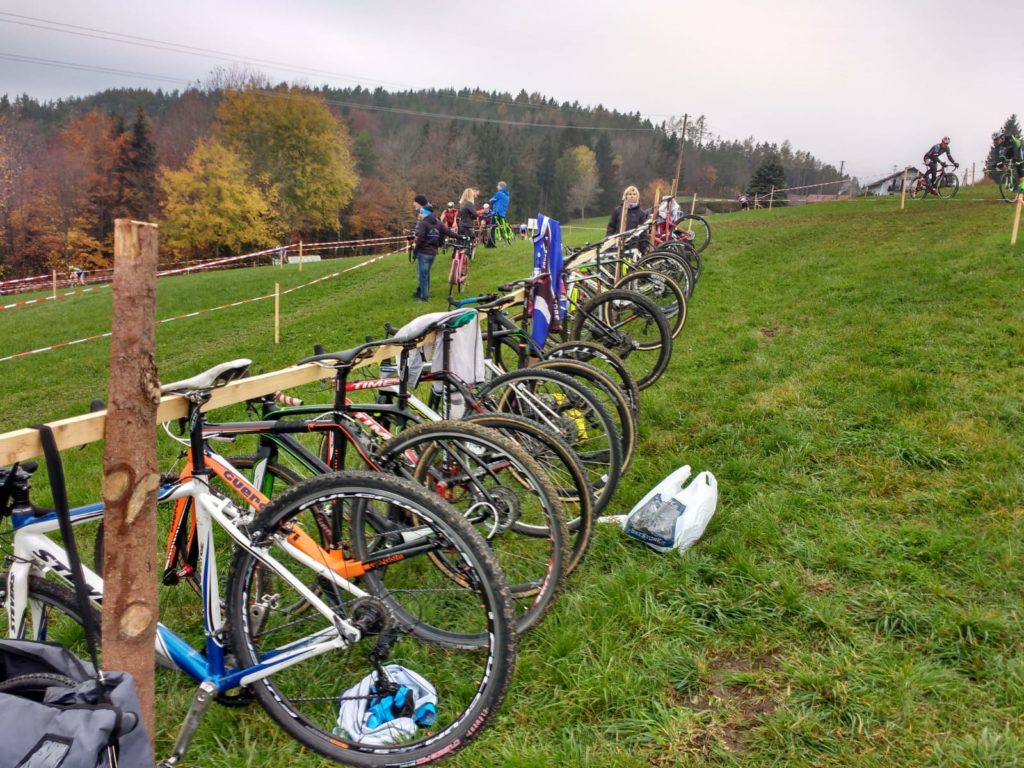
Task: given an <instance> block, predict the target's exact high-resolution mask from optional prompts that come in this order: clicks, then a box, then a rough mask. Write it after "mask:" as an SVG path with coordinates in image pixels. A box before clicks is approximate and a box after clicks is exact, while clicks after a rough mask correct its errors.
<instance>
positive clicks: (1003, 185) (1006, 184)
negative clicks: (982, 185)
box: [999, 170, 1019, 203]
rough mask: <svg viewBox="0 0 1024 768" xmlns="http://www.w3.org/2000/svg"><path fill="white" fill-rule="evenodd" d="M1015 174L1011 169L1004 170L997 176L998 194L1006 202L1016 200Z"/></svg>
mask: <svg viewBox="0 0 1024 768" xmlns="http://www.w3.org/2000/svg"><path fill="white" fill-rule="evenodd" d="M1018 191H1019V190H1018V189H1017V174H1016V173H1014V172H1013V171H1012V170H1006V171H1004V172H1003V174H1002V176H1000V177H999V196H1000V197H1002V198H1003V200H1005V201H1006V202H1008V203H1013V202H1016V200H1017V193H1018Z"/></svg>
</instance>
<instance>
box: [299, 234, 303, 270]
mask: <svg viewBox="0 0 1024 768" xmlns="http://www.w3.org/2000/svg"><path fill="white" fill-rule="evenodd" d="M301 271H302V241H301V240H299V272H301Z"/></svg>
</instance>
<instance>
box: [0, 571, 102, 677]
mask: <svg viewBox="0 0 1024 768" xmlns="http://www.w3.org/2000/svg"><path fill="white" fill-rule="evenodd" d="M7 579H8V573H6V572H0V605H6V604H7V600H8V596H7ZM28 599H29V611H28V614H27V615H26V617H25V618H26V621H28V622H29V623H28V624H26V625H25V626H23V627H20V628H18V629H17V630H16V631H15V632H11V629H10V627H9V626H8V625H7V623H8V622H9V621H10V617H9V614H8V612H7V611H4V612H3V613H4V626H5V630H4V634H3V635H2V636H3V637H17V638H20V639H25V640H38V641H43V642H58V643H60V644H61V645H63V646H64V647H66V648H67V649H68V650H70V651H71V652H72V653H74V654H75V655H76V656H79V657H80V658H86V657H88V655H89V648H88V645H87V643H86V640H85V625H84V623H83V622H82V610H81V608H80V607H79V605H78V597H77V595H75V593H74V591H73V590H72V589H71V588H70V587H66V586H64V585H62V584H57V583H55V582H52V581H49V580H47V579H44V578H42V577H40V576H32V575H30V576H29V580H28ZM33 604H35V605H34V606H33ZM33 607H35V608H36V610H37V613H36V614H35V615H33V610H32V608H33ZM90 609H91V610H92V612H93V621H94V623H95V626H97V627H99V626H101V617H100V611H99V609H98V608H96V607H95V606H90ZM37 619H38V622H37Z"/></svg>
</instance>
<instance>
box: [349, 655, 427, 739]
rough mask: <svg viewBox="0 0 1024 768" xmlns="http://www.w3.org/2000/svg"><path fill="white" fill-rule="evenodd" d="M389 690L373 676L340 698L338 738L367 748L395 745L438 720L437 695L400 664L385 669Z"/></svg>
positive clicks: (425, 683)
mask: <svg viewBox="0 0 1024 768" xmlns="http://www.w3.org/2000/svg"><path fill="white" fill-rule="evenodd" d="M384 674H385V675H386V677H387V680H386V681H385V682H386V686H387V689H386V690H379V689H378V685H379V683H380V681H379V680H378V676H377V673H376V672H371V673H370V674H368V675H367V676H366V677H364V678H363V679H362V680H360V681H359V682H358V683H357V684H356V685H354V686H352V687H351V688H349V689H348V690H347V691H345V692H344V693H343V694H341V702H340V706H339V707H338V724H337V726H336V727H335V729H334V732H335V733H336V734H338V735H339V736H345V737H346V738H349V739H352V740H354V741H359V742H362V743H364V744H380V745H384V744H394V743H396V742H399V741H401V740H402V739H407V738H410V737H412V736H413V735H415V733H416V731H417V730H418V729H419V728H420V727H421V726H422V727H424V728H426V727H428V726H430V725H432V724H433V722H434V719H435V718H436V717H437V691H436V690H435V689H434V686H433V685H431V684H430V682H429V681H428V680H427V679H426V678H424V677H423V676H422V675H420V674H418V673H416V672H413V671H412V670H411V669H406V668H405V667H403V666H401V665H399V664H388V665H387V666H385V667H384Z"/></svg>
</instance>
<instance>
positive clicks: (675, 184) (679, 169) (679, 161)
mask: <svg viewBox="0 0 1024 768" xmlns="http://www.w3.org/2000/svg"><path fill="white" fill-rule="evenodd" d="M689 119H690V115H689V114H685V115H683V132H682V133H681V134H680V136H679V154H677V155H676V175H675V176H674V177H673V178H672V192H671V194H672V199H673V200H675V199H676V195H677V194H679V177H680V176H681V175H682V173H683V142H684V141H686V124H687V122H688V121H689Z"/></svg>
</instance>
